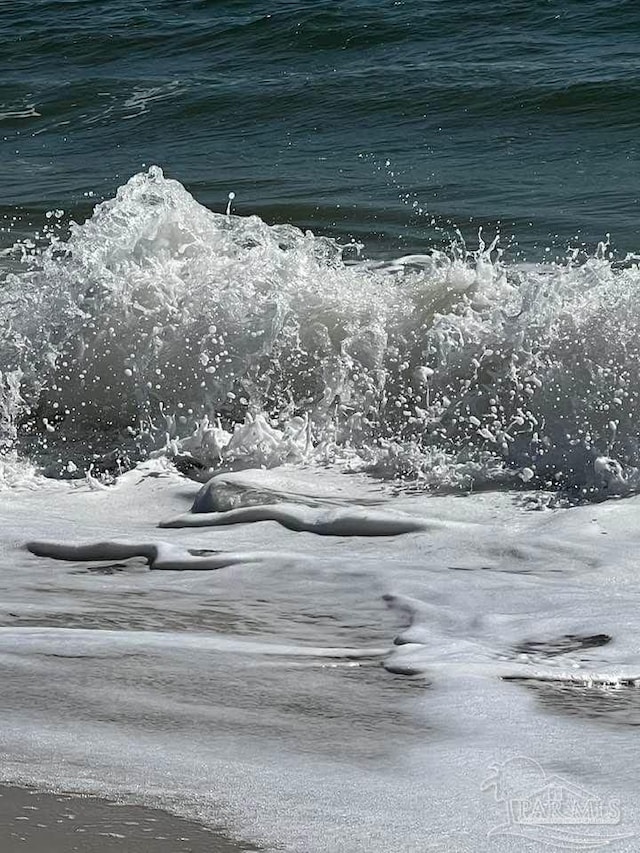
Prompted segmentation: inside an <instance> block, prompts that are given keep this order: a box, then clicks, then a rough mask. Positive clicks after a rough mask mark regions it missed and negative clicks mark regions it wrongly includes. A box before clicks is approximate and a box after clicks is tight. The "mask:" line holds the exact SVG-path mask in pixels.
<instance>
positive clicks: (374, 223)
mask: <svg viewBox="0 0 640 853" xmlns="http://www.w3.org/2000/svg"><path fill="white" fill-rule="evenodd" d="M267 9H268V10H269V11H268V12H267V11H266V10H267ZM0 39H1V43H2V58H1V59H0V69H1V70H0V142H1V146H2V147H1V161H0V162H1V163H2V166H1V168H0V217H2V219H3V222H2V223H0V224H2V225H4V228H5V230H4V232H3V233H2V234H0V244H4V245H6V244H8V243H11V242H12V241H13V238H14V237H15V236H23V235H24V233H29V232H30V231H32V230H34V229H37V228H38V227H39V226H41V225H42V223H43V222H44V214H45V212H46V211H47V210H49V209H51V208H64V209H65V211H67V212H68V213H69V214H70V215H71V216H73V217H74V218H75V219H78V220H82V219H83V218H85V217H86V216H87V215H88V214H89V213H90V211H91V208H92V206H93V204H94V203H95V201H96V200H98V199H101V198H104V197H110V196H112V195H113V193H114V191H115V189H116V188H117V186H119V185H120V184H122V183H124V182H125V181H126V180H127V179H128V178H129V177H130V176H131V175H132V174H133V173H135V172H138V171H140V170H141V168H142V165H143V164H147V165H148V164H151V163H156V164H158V165H160V166H162V167H163V169H164V170H165V172H166V174H168V175H170V176H172V177H175V178H177V179H178V180H180V181H181V182H182V183H183V184H184V185H185V186H186V187H187V188H188V189H189V190H190V191H191V192H192V193H193V194H194V195H195V196H196V198H197V199H198V200H199V201H201V202H203V203H205V204H207V205H209V206H210V207H212V208H214V209H217V210H224V208H225V206H226V201H227V194H228V193H229V192H230V191H233V192H235V194H236V200H235V203H234V210H235V212H237V213H240V214H244V213H258V214H259V215H260V216H262V217H263V218H264V219H265V220H266V221H267V222H270V223H273V222H292V223H294V224H296V225H298V226H301V227H304V228H307V227H308V228H312V229H313V230H315V231H317V232H318V233H325V234H332V235H335V236H339V237H342V238H344V237H353V238H356V239H358V240H363V241H364V242H365V243H366V251H367V252H368V253H369V254H377V253H379V252H382V253H384V254H400V253H403V252H406V251H415V250H423V251H424V250H425V249H427V248H428V247H429V246H430V245H434V243H436V244H437V243H441V242H443V241H445V242H448V241H449V239H450V237H451V236H452V235H453V233H454V228H453V226H454V225H456V226H459V228H460V229H461V231H462V233H463V234H464V236H465V237H466V238H467V239H470V240H471V242H472V243H474V244H475V237H474V235H475V232H476V231H477V228H478V226H480V225H483V226H485V228H486V229H488V232H489V234H490V235H492V234H493V232H494V230H495V228H496V224H497V223H498V222H500V223H501V224H500V232H501V234H502V242H503V245H508V244H509V242H510V240H511V241H515V244H517V245H513V246H512V248H513V251H514V253H519V255H520V257H523V256H524V257H525V258H528V259H534V258H540V257H545V256H546V257H549V255H550V254H551V255H556V254H563V253H564V250H565V247H566V246H567V245H569V244H570V245H578V244H582V243H584V244H586V245H587V247H589V248H593V247H594V246H595V244H596V243H597V242H598V241H599V240H601V239H603V238H604V236H605V234H606V233H607V232H610V233H611V237H612V243H613V245H614V247H615V248H616V250H617V251H618V252H619V253H621V254H625V253H626V252H630V251H634V250H637V249H640V235H639V233H638V231H639V224H638V219H637V211H638V204H639V202H638V199H639V197H640V174H639V173H638V169H637V163H638V158H639V154H638V140H637V131H638V125H639V124H640V98H639V95H640V48H639V45H640V6H639V5H638V4H637V3H636V2H631V0H629V1H628V2H624V1H621V0H595V1H594V2H585V0H573V2H569V0H565V1H564V2H555V0H508V2H505V0H502V2H493V3H487V2H485V0H482V2H480V0H395V1H394V0H375V2H372V0H352V2H336V0H299V2H289V0H284V2H278V3H272V4H264V3H259V2H256V1H255V0H217V1H216V2H213V0H180V2H179V3H176V2H167V0H155V2H151V1H150V0H148V1H147V2H140V0H127V2H124V0H107V1H106V2H105V1H104V0H103V2H100V1H99V0H12V2H6V0H5V2H0ZM8 227H10V228H11V229H12V230H11V233H9V234H8V233H7V231H6V229H7V228H8ZM549 250H550V251H549Z"/></svg>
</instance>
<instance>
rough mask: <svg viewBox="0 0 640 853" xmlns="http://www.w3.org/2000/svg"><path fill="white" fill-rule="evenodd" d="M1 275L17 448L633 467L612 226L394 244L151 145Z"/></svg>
mask: <svg viewBox="0 0 640 853" xmlns="http://www.w3.org/2000/svg"><path fill="white" fill-rule="evenodd" d="M19 250H21V251H22V263H21V264H20V269H19V270H17V271H15V270H14V271H12V272H6V273H5V275H4V279H3V280H2V282H1V283H0V320H1V322H2V325H3V328H4V329H5V334H4V335H3V338H2V341H0V369H1V371H2V372H1V374H0V387H1V396H0V435H1V437H2V442H3V445H4V449H5V457H6V456H7V455H8V454H10V453H17V454H18V455H19V456H22V457H29V458H30V459H31V460H32V461H34V462H36V463H37V464H39V465H40V466H41V467H42V468H43V469H44V470H45V471H48V472H49V473H52V474H54V475H61V474H62V475H64V474H66V475H73V474H74V473H75V472H76V471H79V472H81V473H82V471H83V470H85V469H87V468H88V466H90V465H92V464H103V465H104V464H106V463H105V462H104V460H105V459H106V460H111V464H112V465H113V466H117V465H125V464H127V462H126V460H127V458H128V459H130V460H135V459H139V458H142V457H144V456H145V455H148V454H150V453H153V452H158V451H159V450H160V451H162V452H169V453H170V454H173V455H182V456H184V455H186V454H189V456H190V457H191V458H192V459H193V461H194V464H197V465H202V466H204V467H205V468H208V467H215V466H216V465H220V464H227V465H232V464H235V465H242V464H252V465H266V466H270V465H276V464H280V463H283V462H306V463H312V464H313V463H316V464H322V463H326V462H333V461H339V462H342V463H343V464H344V463H346V464H348V465H350V466H351V467H354V466H355V467H361V468H369V469H371V470H374V471H376V472H377V473H379V474H382V475H386V476H399V477H404V478H410V479H412V480H414V481H416V482H418V483H421V484H423V485H425V486H430V487H442V486H446V487H449V486H460V485H463V486H467V487H468V486H472V485H476V486H477V485H483V484H487V483H496V482H501V481H516V482H526V483H529V484H530V485H533V486H539V487H544V488H549V487H554V488H558V487H559V488H565V489H566V488H569V489H573V490H575V491H577V492H578V493H581V494H586V495H589V494H594V495H601V494H603V493H624V492H627V491H630V490H633V489H635V487H636V484H637V482H638V475H637V471H636V468H637V467H638V465H639V452H640V451H639V446H638V427H637V425H638V415H639V409H640V402H639V393H638V392H639V390H640V378H639V377H640V336H639V334H638V332H639V328H638V326H639V322H640V288H639V286H640V270H639V269H638V266H637V264H636V263H634V262H633V261H632V260H629V261H628V262H627V263H626V264H621V265H619V266H616V265H615V264H614V263H612V261H611V259H610V257H609V255H608V247H607V245H606V244H602V245H601V246H600V248H599V250H598V252H597V254H596V256H594V257H589V258H586V259H585V258H578V257H573V256H572V257H570V258H568V259H567V260H566V262H565V263H564V264H561V265H558V264H550V265H529V266H527V265H512V264H506V263H505V262H504V261H503V259H502V257H501V253H500V250H499V248H498V247H497V245H496V243H495V242H494V243H492V244H491V245H486V244H485V243H483V241H482V239H481V238H480V244H479V248H478V249H477V251H473V252H469V251H466V250H463V249H461V248H457V249H456V248H455V247H454V248H452V249H451V250H450V251H449V252H447V253H443V252H440V251H435V250H434V251H429V252H427V253H425V254H424V255H412V256H407V257H402V258H399V259H397V260H394V261H392V262H386V263H372V262H366V261H362V260H359V259H358V258H357V253H356V251H355V248H354V247H353V246H347V247H344V246H341V245H339V244H338V243H337V242H335V241H333V240H331V239H327V238H322V237H317V236H314V235H313V234H312V233H310V232H307V233H303V232H302V231H300V230H298V229H297V228H295V227H293V226H291V225H276V226H269V225H267V224H265V223H264V222H263V221H262V220H260V219H259V218H258V217H255V216H251V217H238V216H234V215H232V214H231V213H227V214H226V215H225V214H218V213H214V212H212V211H210V210H208V209H206V208H205V207H203V206H201V205H200V204H198V203H197V202H196V201H195V200H194V198H193V197H192V196H191V195H190V194H189V193H188V192H187V191H186V190H185V188H184V187H183V186H182V185H181V184H180V183H178V182H177V181H175V180H168V179H166V178H165V177H164V176H163V174H162V172H161V170H160V169H158V168H156V167H153V168H151V169H150V170H149V171H148V172H147V173H142V174H138V175H135V176H134V177H132V178H131V179H130V180H129V181H128V183H127V184H125V185H124V186H122V187H121V188H120V189H119V190H118V192H117V195H116V197H115V198H114V199H112V200H110V201H106V202H103V203H102V204H99V205H98V206H97V207H96V208H95V211H94V213H93V215H92V216H91V218H90V219H88V220H87V221H86V222H85V223H84V224H73V225H72V226H71V228H70V232H69V234H68V235H67V236H66V237H65V238H64V239H60V238H54V239H51V240H50V241H49V243H48V245H46V246H45V247H43V248H40V249H33V250H32V251H30V252H27V251H25V249H24V246H22V247H16V252H18V251H19Z"/></svg>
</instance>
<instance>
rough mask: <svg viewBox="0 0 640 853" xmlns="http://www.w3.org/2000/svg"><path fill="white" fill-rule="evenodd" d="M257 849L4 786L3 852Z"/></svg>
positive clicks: (181, 823)
mask: <svg viewBox="0 0 640 853" xmlns="http://www.w3.org/2000/svg"><path fill="white" fill-rule="evenodd" d="M255 849H256V848H254V847H251V846H248V845H238V844H235V843H234V842H232V841H229V840H227V839H225V838H224V837H223V836H222V835H220V834H219V833H217V832H216V831H215V830H210V829H208V828H206V827H203V826H200V825H199V824H197V823H193V822H191V821H187V820H182V819H181V818H178V817H174V816H172V815H169V814H166V813H165V812H162V811H157V810H155V809H147V808H143V807H141V806H127V805H119V804H116V803H110V802H107V801H105V800H98V799H93V798H90V797H82V796H74V795H70V794H41V793H39V792H37V791H33V790H30V789H22V788H7V787H2V786H0V850H1V851H2V853H17V851H22V853H74V851H78V853H242V851H252V850H255Z"/></svg>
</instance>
